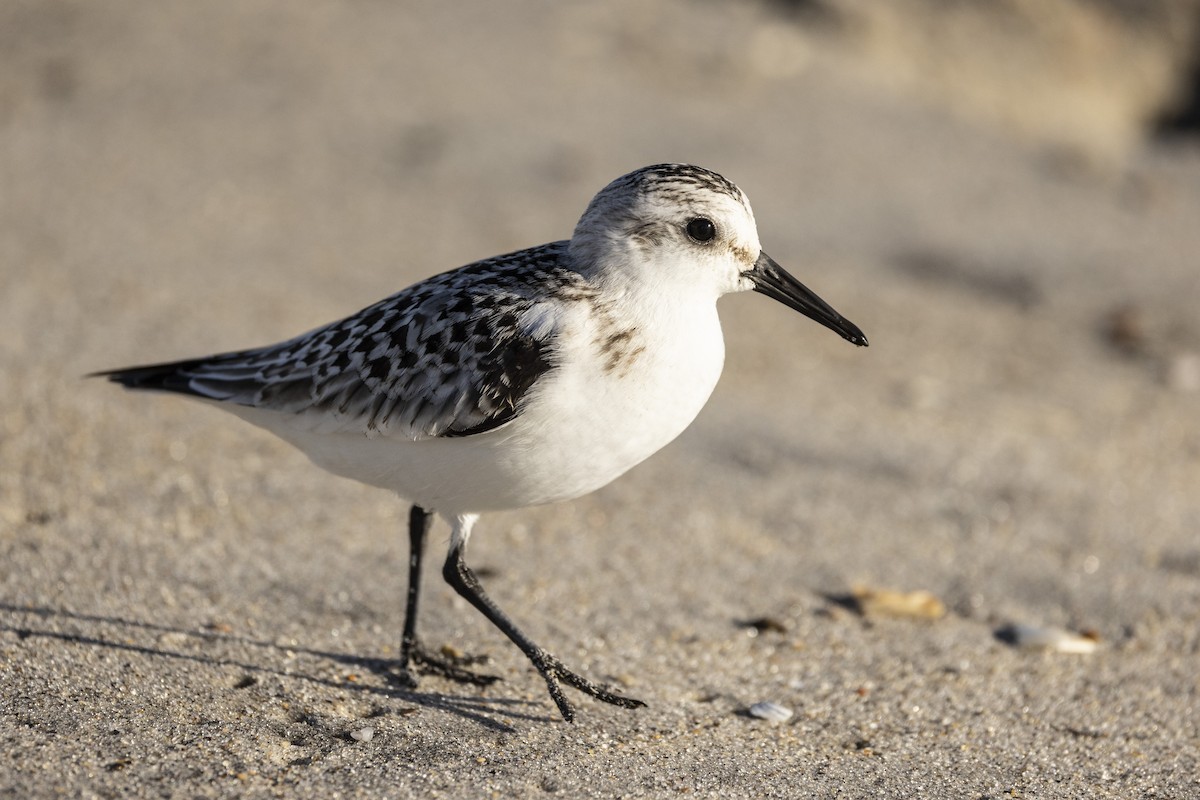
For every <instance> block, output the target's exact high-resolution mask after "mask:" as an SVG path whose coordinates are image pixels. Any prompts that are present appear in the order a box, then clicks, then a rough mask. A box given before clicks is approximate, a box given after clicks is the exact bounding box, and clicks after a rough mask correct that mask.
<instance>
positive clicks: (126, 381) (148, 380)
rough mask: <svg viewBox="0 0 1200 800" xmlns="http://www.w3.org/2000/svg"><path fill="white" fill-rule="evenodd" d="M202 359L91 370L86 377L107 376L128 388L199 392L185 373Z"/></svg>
mask: <svg viewBox="0 0 1200 800" xmlns="http://www.w3.org/2000/svg"><path fill="white" fill-rule="evenodd" d="M199 363H201V362H200V361H198V360H197V361H173V362H170V363H166V364H148V365H146V366H142V367H125V368H123V369H109V370H102V371H100V372H90V373H88V374H87V375H84V377H85V378H106V379H107V380H109V381H111V382H113V383H119V384H120V385H122V386H124V387H125V388H126V389H144V390H149V391H159V392H179V393H180V394H197V392H196V391H195V390H194V389H192V388H191V385H190V383H191V381H190V379H189V377H188V376H187V375H186V374H185V372H186V370H187V369H188V368H189V367H192V366H195V365H196V364H199Z"/></svg>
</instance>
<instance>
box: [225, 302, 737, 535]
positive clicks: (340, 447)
mask: <svg viewBox="0 0 1200 800" xmlns="http://www.w3.org/2000/svg"><path fill="white" fill-rule="evenodd" d="M680 305H686V304H680ZM574 316H575V317H576V318H575V319H570V318H569V319H566V320H565V321H564V325H565V326H567V330H568V331H569V333H568V334H567V335H565V336H563V338H561V339H560V340H559V341H560V343H561V344H562V347H561V350H560V352H559V353H558V363H557V364H556V365H555V366H554V368H553V369H552V370H551V371H550V372H548V373H547V374H546V375H545V376H544V377H543V378H542V379H541V380H539V382H538V383H537V384H535V386H534V388H533V389H532V390H531V391H530V394H529V396H528V397H527V398H526V402H525V403H524V405H523V406H522V409H521V413H520V414H519V415H518V417H517V418H516V419H514V420H513V421H512V422H510V423H508V424H506V425H504V426H502V427H500V428H497V429H496V430H493V431H489V432H487V433H482V434H478V435H475V436H467V437H462V438H436V439H426V440H420V441H410V440H407V439H400V438H395V437H380V438H374V439H369V438H366V437H363V436H361V435H354V434H351V433H316V432H313V431H312V430H309V429H308V428H309V426H307V425H304V426H297V425H292V424H288V420H286V419H284V418H281V416H280V415H278V414H275V413H272V412H266V411H258V410H256V409H250V408H237V407H233V408H229V407H227V408H228V410H230V411H234V413H237V414H238V415H239V416H242V417H243V418H245V419H247V420H248V421H250V422H253V423H255V424H257V425H260V426H262V427H265V428H267V429H268V430H271V431H272V432H274V433H276V434H278V435H280V436H281V437H283V438H284V439H286V440H288V441H289V442H291V443H292V444H294V445H296V446H297V447H299V448H300V449H301V450H303V451H304V452H305V453H306V454H307V455H308V456H309V457H310V458H311V459H312V460H313V461H314V462H315V463H316V464H318V465H319V466H321V467H324V468H325V469H327V470H329V471H331V472H333V473H335V474H338V475H342V476H345V477H348V478H352V479H354V480H358V481H361V482H363V483H367V484H370V485H373V486H379V487H381V488H385V489H390V490H393V491H395V492H397V493H398V494H400V495H401V496H402V497H404V498H406V499H408V500H410V501H412V502H414V503H417V504H419V505H421V506H423V507H425V508H428V509H431V510H437V511H440V512H442V513H445V514H460V513H471V512H483V511H492V510H498V509H511V508H521V507H524V506H529V505H537V504H542V503H553V502H557V501H561V500H568V499H571V498H574V497H579V496H580V495H584V494H587V493H588V492H591V491H594V490H596V489H598V488H600V487H601V486H604V485H605V484H607V483H609V482H611V481H612V480H614V479H615V478H617V477H618V476H620V475H621V474H623V473H624V472H626V471H627V470H629V469H630V468H631V467H633V466H635V465H637V464H638V463H640V462H642V461H644V460H645V459H646V458H648V457H649V456H650V455H652V454H653V453H655V452H656V451H658V450H659V449H660V448H662V447H663V446H664V445H666V444H667V443H668V442H670V441H671V440H672V439H674V438H675V437H676V436H678V435H679V434H680V433H682V432H683V430H684V429H685V428H687V426H688V425H690V424H691V422H692V420H694V419H695V418H696V415H697V414H698V413H699V412H700V409H701V408H702V407H703V406H704V404H705V402H706V401H707V400H708V398H709V396H710V395H711V394H712V390H713V388H714V387H715V386H716V383H717V379H718V378H719V377H720V374H721V367H722V365H723V363H724V342H723V340H722V336H721V328H720V322H719V320H718V319H717V313H716V307H715V304H712V305H709V306H708V307H707V308H703V307H702V308H701V309H699V311H697V310H696V309H695V308H693V309H692V313H691V315H690V318H689V319H686V320H681V319H667V320H659V321H658V322H659V323H660V324H658V325H655V326H649V325H646V324H643V325H642V326H641V327H640V328H638V329H637V331H636V332H635V333H634V334H633V335H632V336H631V337H630V338H629V339H628V340H627V341H624V342H623V343H624V344H625V345H626V347H624V355H625V358H622V359H617V360H616V363H614V358H613V354H612V353H611V352H604V351H603V350H601V349H599V348H598V347H597V341H598V339H600V340H602V339H603V336H602V335H600V333H599V332H597V331H596V330H594V329H593V327H592V320H591V319H590V318H584V317H583V316H582V315H581V314H575V315H574ZM639 347H640V348H641V350H640V352H636V355H635V354H634V353H635V351H637V350H638V348H639Z"/></svg>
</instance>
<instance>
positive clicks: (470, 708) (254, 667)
mask: <svg viewBox="0 0 1200 800" xmlns="http://www.w3.org/2000/svg"><path fill="white" fill-rule="evenodd" d="M0 611H3V612H7V613H9V614H13V615H17V614H23V615H26V616H27V617H37V618H40V619H43V620H50V619H61V620H73V621H75V622H83V623H91V624H96V625H114V626H118V627H124V628H127V629H133V630H141V631H150V632H154V633H157V634H160V635H161V634H173V635H177V636H183V637H189V638H192V639H196V640H200V641H206V642H228V643H231V644H237V645H241V646H250V647H256V648H261V649H262V650H263V651H264V652H265V653H267V654H271V653H275V654H277V655H279V656H280V657H281V658H269V657H268V658H266V659H264V662H263V663H248V662H246V661H241V660H238V659H233V658H221V657H219V656H210V655H205V654H199V653H188V652H182V651H179V650H169V649H166V648H164V647H161V646H149V645H144V644H135V643H132V642H130V641H123V640H121V641H119V640H116V639H112V638H105V637H103V636H99V635H88V634H85V633H67V632H63V631H56V630H51V629H49V628H47V627H42V628H38V627H35V626H32V625H29V624H19V623H18V622H17V621H16V620H12V621H11V622H10V621H4V622H0V631H5V632H11V633H13V634H15V635H16V636H17V638H18V639H22V640H24V639H29V638H32V637H40V638H44V639H56V640H58V641H62V642H68V643H71V644H75V645H81V646H85V647H102V648H109V649H112V650H121V651H125V652H130V653H140V654H142V655H147V656H154V657H157V658H170V659H177V660H180V661H191V662H194V663H197V664H207V665H211V666H218V667H220V666H224V667H236V668H238V669H241V670H245V671H246V672H247V673H250V674H264V675H275V676H278V677H280V678H285V679H291V680H301V681H307V682H309V683H313V684H318V685H321V686H328V687H330V688H336V689H340V690H342V691H350V692H364V693H368V694H371V695H376V696H380V697H385V698H389V699H401V700H405V701H407V702H410V703H413V704H415V705H418V706H423V707H425V708H430V709H435V710H438V711H445V712H449V713H451V714H456V715H458V716H460V717H464V718H466V719H469V720H472V721H474V722H476V723H478V724H480V725H482V726H483V727H485V728H489V729H491V730H495V731H500V732H504V733H514V732H516V730H517V729H516V728H514V727H513V726H512V725H510V724H508V723H507V722H504V721H502V720H498V719H494V718H493V717H492V716H490V715H500V716H504V717H507V718H509V719H511V720H526V721H536V722H551V721H553V720H554V718H552V717H550V716H546V715H539V714H536V713H531V712H526V711H522V710H520V707H523V706H531V705H533V703H531V702H529V701H524V700H510V699H499V698H488V697H482V696H475V697H453V696H446V695H443V694H439V693H436V692H419V691H415V690H412V689H408V688H405V687H402V686H400V685H398V684H397V683H395V682H394V681H395V677H396V666H397V662H396V661H395V660H392V659H385V658H372V657H367V656H358V655H353V654H350V653H336V652H330V651H327V650H316V649H313V648H306V647H295V646H292V645H281V644H277V643H275V642H265V641H261V640H258V639H253V638H250V637H247V636H239V635H237V634H233V633H228V632H224V631H219V630H188V629H185V628H176V627H172V626H170V625H160V624H157V623H154V622H145V621H142V620H133V619H125V618H122V617H108V616H101V615H96V614H83V613H80V612H77V611H70V610H68V609H60V608H45V607H38V606H21V605H16V604H13V603H9V602H0ZM295 653H298V654H303V655H306V656H311V657H313V658H317V659H325V660H328V661H333V662H336V663H338V664H342V665H345V666H349V667H354V668H356V669H360V670H363V671H366V672H370V673H372V674H374V675H376V676H378V677H380V678H382V679H383V680H384V681H385V684H384V685H372V684H368V683H360V682H349V681H346V682H343V681H338V680H333V679H330V678H324V677H321V676H319V675H312V674H306V673H304V672H301V671H295V670H289V669H284V668H282V667H280V666H278V663H279V662H280V661H282V660H283V658H282V657H283V656H285V654H295ZM244 685H245V686H249V685H251V684H249V683H247V684H244ZM456 685H457V684H456Z"/></svg>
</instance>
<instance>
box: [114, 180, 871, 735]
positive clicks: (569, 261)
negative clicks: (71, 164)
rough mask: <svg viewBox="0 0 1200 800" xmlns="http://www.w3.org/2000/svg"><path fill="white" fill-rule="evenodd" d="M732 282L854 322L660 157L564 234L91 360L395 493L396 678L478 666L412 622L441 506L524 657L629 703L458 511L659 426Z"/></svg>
mask: <svg viewBox="0 0 1200 800" xmlns="http://www.w3.org/2000/svg"><path fill="white" fill-rule="evenodd" d="M748 289H753V290H755V291H758V292H761V293H763V294H766V295H768V296H770V297H773V298H775V299H777V300H780V301H781V302H783V303H785V304H786V305H788V306H790V307H792V308H794V309H796V310H798V311H800V312H801V313H804V314H805V315H807V316H809V317H811V318H813V319H815V320H817V321H818V322H820V323H822V324H823V325H826V326H827V327H829V328H831V329H833V330H834V331H836V332H838V333H839V334H840V335H842V336H843V337H844V338H846V339H847V340H849V341H851V342H853V343H855V344H859V345H866V344H867V341H866V338H865V337H864V336H863V334H862V332H861V331H859V329H858V328H857V327H855V326H854V325H853V324H851V323H850V322H848V321H847V320H845V319H844V318H842V317H841V316H840V315H838V314H837V312H835V311H834V310H833V309H832V308H830V307H829V306H828V305H826V304H825V303H824V302H823V301H822V300H820V298H818V297H817V296H816V295H815V294H813V293H812V292H811V291H809V290H808V289H807V288H805V287H804V286H803V285H802V284H800V283H799V282H798V281H796V280H795V279H794V278H792V277H791V276H790V275H789V274H788V273H787V272H785V271H784V270H783V269H782V268H781V267H779V265H778V264H776V263H775V262H774V261H773V260H772V259H771V258H770V257H769V256H767V255H766V254H765V253H763V252H762V249H761V247H760V245H759V243H758V234H757V231H756V228H755V224H754V217H753V213H752V212H751V210H750V204H749V201H748V200H747V199H746V196H745V194H744V193H742V191H741V190H740V189H739V188H738V187H737V186H735V185H734V184H733V183H730V182H729V181H728V180H726V179H725V178H723V177H721V176H720V175H718V174H716V173H714V172H711V171H709V170H705V169H702V168H700V167H694V166H690V165H683V164H660V165H655V166H651V167H646V168H643V169H640V170H637V171H635V172H632V173H629V174H628V175H625V176H622V177H621V178H618V179H617V180H615V181H613V182H612V183H611V184H609V185H608V186H607V187H605V188H604V189H603V190H602V191H601V192H600V193H599V194H597V195H596V197H595V198H594V199H593V200H592V202H591V204H590V205H589V206H588V208H587V210H586V211H585V212H584V214H583V216H582V217H581V219H580V221H579V223H578V225H577V226H576V229H575V232H574V234H573V236H572V238H571V239H570V240H566V241H560V242H554V243H551V244H546V245H541V246H539V247H533V248H530V249H527V250H521V251H518V252H515V253H510V254H507V255H502V256H497V257H495V258H490V259H487V260H484V261H479V262H476V263H474V264H470V265H468V266H465V267H462V268H460V269H457V270H452V271H450V272H445V273H442V274H441V275H437V276H434V277H432V278H429V279H427V280H425V281H422V282H420V283H417V284H415V285H414V286H411V287H409V288H408V289H405V290H404V291H401V292H399V293H397V294H394V295H392V296H391V297H388V298H386V299H384V300H381V301H379V302H378V303H375V304H374V305H372V306H369V307H367V308H365V309H363V310H362V311H360V312H358V313H357V314H354V315H352V316H350V317H347V318H346V319H344V320H340V321H338V322H334V323H331V324H329V325H326V326H324V327H321V328H317V329H316V330H313V331H310V332H309V333H306V334H303V335H301V336H298V337H296V338H293V339H289V340H287V341H285V342H281V343H279V344H276V345H270V346H267V347H262V348H257V349H253V350H243V351H239V352H235V353H225V354H221V355H215V356H210V357H208V358H199V359H192V360H187V361H179V362H174V363H168V364H157V365H153V366H146V367H134V368H130V369H122V370H114V371H111V372H105V373H100V374H102V375H105V376H107V377H108V378H110V379H111V380H113V381H115V382H117V383H120V384H122V385H124V386H126V387H129V388H134V389H156V390H162V391H169V392H177V393H181V394H186V395H191V396H194V397H197V398H200V399H203V400H207V401H211V402H213V403H215V404H216V405H218V406H219V407H221V408H225V409H227V410H229V411H232V412H233V413H235V414H237V415H238V416H241V417H243V418H244V419H246V420H248V421H250V422H252V423H254V424H256V425H259V426H261V427H263V428H266V429H267V430H270V431H271V432H273V433H275V434H277V435H279V436H281V437H282V438H284V439H286V440H288V441H289V442H291V443H293V444H294V445H296V446H297V447H299V448H300V449H301V450H303V451H304V452H305V453H306V454H307V455H308V456H309V457H310V458H312V460H313V461H314V462H315V463H317V464H318V465H320V466H322V467H325V468H326V469H328V470H330V471H332V472H334V473H336V474H339V475H343V476H346V477H350V478H353V479H356V480H359V481H362V482H365V483H368V484H371V485H375V486H380V487H382V488H386V489H390V490H393V491H395V492H397V493H398V494H399V495H400V496H401V497H403V498H405V499H407V500H409V501H411V502H413V503H414V506H413V512H412V514H411V516H410V524H409V534H410V544H411V547H412V559H411V564H410V573H409V596H408V607H407V614H406V620H405V630H404V636H403V640H402V648H401V664H400V671H401V675H402V677H403V678H404V679H405V681H406V682H408V683H410V684H412V683H414V678H413V675H412V668H413V667H420V666H425V667H427V668H430V669H434V670H436V671H439V672H441V673H442V674H444V675H449V676H450V677H456V678H460V679H473V678H475V677H477V676H473V674H472V673H467V672H465V671H463V670H461V669H458V668H457V667H455V666H454V665H449V664H445V663H439V662H438V661H437V660H436V659H434V658H432V657H431V656H429V655H428V654H427V653H425V652H424V651H423V650H422V649H421V648H420V646H419V644H418V642H417V639H416V631H415V625H416V610H417V597H418V589H419V579H420V563H421V558H422V553H423V547H424V540H425V533H426V531H427V529H428V526H429V522H430V516H431V514H432V512H435V511H436V512H437V513H440V514H441V515H443V516H444V517H446V518H447V519H448V520H449V521H450V523H451V525H452V526H453V535H452V539H451V545H450V554H449V556H448V558H447V560H446V564H445V569H444V575H445V577H446V579H447V580H448V581H449V582H450V583H451V585H453V586H454V587H455V589H456V590H458V591H459V592H460V593H461V594H462V595H463V596H464V597H466V598H467V599H468V600H469V601H470V602H471V603H472V604H473V605H475V606H476V607H477V608H478V609H479V610H480V611H481V612H483V613H484V614H485V615H486V616H487V617H488V618H489V619H490V620H492V622H493V623H495V624H496V625H497V626H498V627H499V628H500V629H501V630H503V631H504V633H505V634H507V635H508V636H509V638H510V639H512V640H513V641H514V643H516V644H517V645H518V646H519V647H520V648H521V649H522V651H523V652H524V653H525V654H526V655H527V656H528V657H529V658H530V660H531V661H532V662H533V664H534V666H535V667H536V668H537V669H538V670H539V672H541V674H542V676H543V677H544V678H545V680H546V683H547V686H548V688H549V689H550V693H551V695H552V697H553V698H554V700H555V702H556V703H557V705H558V707H559V710H560V711H561V713H562V714H563V716H564V717H565V718H566V719H568V720H569V719H571V718H573V714H574V712H573V708H572V706H571V704H570V702H569V701H568V700H567V698H566V697H565V695H564V694H563V692H562V689H561V686H560V682H565V683H567V684H569V685H572V686H575V687H576V688H578V689H580V690H582V691H584V692H586V693H588V694H590V695H592V696H593V697H596V698H598V699H601V700H604V701H607V702H612V703H616V704H618V705H626V706H632V705H640V703H639V702H638V701H635V700H631V699H629V698H624V697H621V696H619V695H616V694H614V693H612V692H611V691H609V690H607V689H605V688H604V687H601V686H597V685H596V684H593V683H591V682H590V681H587V680H586V679H584V678H582V677H581V676H579V675H577V674H575V673H574V672H571V671H570V670H569V669H567V668H566V667H565V666H563V665H562V664H561V662H558V661H557V659H555V658H554V657H553V656H551V655H550V654H549V653H547V652H546V651H544V650H542V649H541V648H539V647H537V645H535V644H534V643H533V642H532V641H530V640H529V639H528V638H527V637H525V635H524V634H523V633H521V631H520V630H519V629H518V628H517V627H516V625H515V624H513V623H512V621H511V620H510V619H508V617H507V616H506V615H504V614H503V612H501V611H500V610H499V609H498V608H497V607H496V606H495V604H494V603H493V602H492V601H491V600H490V598H488V597H487V595H486V594H485V593H484V592H483V589H482V588H481V587H480V586H479V583H478V581H477V580H476V579H475V576H474V575H473V574H472V573H471V571H470V569H469V568H467V566H466V565H465V563H464V560H463V556H464V553H465V548H466V543H467V540H468V538H469V536H470V533H471V530H472V528H473V526H474V523H475V520H476V519H477V518H478V515H479V513H480V512H484V511H490V510H495V509H504V508H520V507H524V506H528V505H535V504H539V503H548V502H555V501H560V500H566V499H571V498H574V497H578V496H580V495H582V494H586V493H587V492H590V491H593V490H595V489H597V488H599V487H601V486H603V485H605V484H606V483H608V482H610V481H611V480H613V479H614V478H616V477H617V476H619V475H621V474H622V473H624V472H625V471H626V470H628V469H629V468H630V467H632V466H634V465H636V464H638V463H640V462H641V461H643V460H645V459H646V458H647V457H649V456H650V455H651V454H652V453H654V452H655V451H657V450H658V449H659V448H661V447H662V446H664V445H665V444H667V443H668V442H669V441H671V440H672V439H674V438H675V437H676V436H677V435H678V434H679V433H681V432H682V431H683V430H684V428H686V427H687V425H689V424H690V423H691V421H692V420H693V419H694V418H695V416H696V414H697V413H699V411H700V408H701V407H702V406H703V405H704V403H705V401H706V400H707V399H708V397H709V395H710V393H711V392H712V389H713V388H714V386H715V385H716V382H717V379H718V377H719V375H720V372H721V367H722V364H723V360H724V343H723V338H722V335H721V328H720V322H719V320H718V318H717V313H716V301H717V299H718V298H719V297H720V296H721V295H722V294H726V293H728V292H735V291H744V290H748Z"/></svg>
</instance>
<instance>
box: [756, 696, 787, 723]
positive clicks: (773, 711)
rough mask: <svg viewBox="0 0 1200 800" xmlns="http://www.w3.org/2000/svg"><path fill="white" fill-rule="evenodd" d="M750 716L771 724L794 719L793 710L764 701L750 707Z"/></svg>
mask: <svg viewBox="0 0 1200 800" xmlns="http://www.w3.org/2000/svg"><path fill="white" fill-rule="evenodd" d="M750 716H752V717H758V718H759V719H765V720H768V721H770V722H787V721H788V720H789V719H791V718H792V710H791V709H790V708H788V707H787V706H781V705H779V704H778V703H772V702H770V701H767V700H764V701H763V702H761V703H755V704H754V705H752V706H750Z"/></svg>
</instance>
